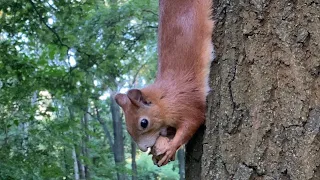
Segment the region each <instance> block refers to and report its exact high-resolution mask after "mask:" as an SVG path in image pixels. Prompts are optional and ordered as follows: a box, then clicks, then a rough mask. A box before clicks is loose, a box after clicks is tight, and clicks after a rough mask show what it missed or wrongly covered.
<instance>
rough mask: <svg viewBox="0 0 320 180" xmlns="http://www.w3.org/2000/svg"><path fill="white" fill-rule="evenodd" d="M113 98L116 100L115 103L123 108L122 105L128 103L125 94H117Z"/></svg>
mask: <svg viewBox="0 0 320 180" xmlns="http://www.w3.org/2000/svg"><path fill="white" fill-rule="evenodd" d="M114 99H115V100H116V102H117V104H118V105H119V106H121V107H122V108H124V106H125V105H126V104H127V103H128V97H127V95H125V94H121V93H119V94H117V95H116V96H115V97H114Z"/></svg>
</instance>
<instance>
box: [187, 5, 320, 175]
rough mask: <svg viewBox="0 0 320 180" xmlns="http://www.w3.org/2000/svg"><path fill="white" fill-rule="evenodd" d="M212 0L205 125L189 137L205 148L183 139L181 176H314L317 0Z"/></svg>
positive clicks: (318, 119) (319, 73) (317, 165)
mask: <svg viewBox="0 0 320 180" xmlns="http://www.w3.org/2000/svg"><path fill="white" fill-rule="evenodd" d="M214 6H215V8H214V13H215V22H216V26H215V30H214V33H213V37H214V38H213V39H214V44H215V48H216V59H215V61H214V63H213V65H212V68H211V75H210V78H211V82H210V86H211V88H212V91H211V93H210V94H209V96H208V111H207V120H206V131H205V132H204V136H203V137H201V136H199V137H197V138H194V139H193V140H192V141H191V142H190V143H189V144H188V147H192V146H193V145H194V144H195V143H196V142H197V141H201V138H203V141H202V145H201V144H200V146H201V147H199V149H200V151H202V150H203V154H202V156H201V158H199V159H198V162H199V163H197V162H195V161H193V159H195V157H196V152H195V151H192V149H190V148H188V147H187V165H186V166H187V172H186V177H187V179H192V178H191V177H194V176H198V177H201V179H219V180H223V179H243V180H247V179H290V180H291V179H292V180H301V179H310V180H316V179H320V161H319V159H320V133H319V129H320V57H319V56H320V46H319V42H320V36H319V29H320V15H319V14H320V8H319V1H310V0H301V1H292V0H283V1H270V0H266V1H257V0H252V1H229V0H219V1H218V0H215V1H214ZM201 149H202V150H201ZM188 150H189V151H188ZM193 166H195V167H194V169H195V171H192V168H190V167H193Z"/></svg>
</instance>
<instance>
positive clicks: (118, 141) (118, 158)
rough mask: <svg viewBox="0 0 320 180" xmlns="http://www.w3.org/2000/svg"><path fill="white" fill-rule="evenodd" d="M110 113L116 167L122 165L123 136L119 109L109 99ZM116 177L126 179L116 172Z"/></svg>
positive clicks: (112, 100) (114, 102)
mask: <svg viewBox="0 0 320 180" xmlns="http://www.w3.org/2000/svg"><path fill="white" fill-rule="evenodd" d="M113 94H114V93H113ZM112 97H114V96H112ZM110 111H111V115H112V121H113V137H114V141H113V142H114V144H113V146H114V159H115V163H116V165H123V163H124V160H125V158H124V142H123V141H124V136H123V127H122V118H121V114H120V107H119V106H118V105H117V103H116V101H115V100H114V98H110ZM117 177H118V180H123V179H126V176H125V174H123V173H121V172H117Z"/></svg>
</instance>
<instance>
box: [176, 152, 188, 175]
mask: <svg viewBox="0 0 320 180" xmlns="http://www.w3.org/2000/svg"><path fill="white" fill-rule="evenodd" d="M184 149H185V148H184V147H181V148H180V149H179V151H178V155H177V156H178V161H179V176H180V180H184V179H185V176H184V175H185V164H186V163H185V152H184V151H185V150H184Z"/></svg>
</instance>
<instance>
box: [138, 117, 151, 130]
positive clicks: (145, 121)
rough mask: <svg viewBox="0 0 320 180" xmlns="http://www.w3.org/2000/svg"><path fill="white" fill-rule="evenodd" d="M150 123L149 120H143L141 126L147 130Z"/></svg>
mask: <svg viewBox="0 0 320 180" xmlns="http://www.w3.org/2000/svg"><path fill="white" fill-rule="evenodd" d="M148 123H149V122H148V120H146V119H142V120H141V122H140V125H141V127H142V128H143V129H145V128H146V127H147V126H148Z"/></svg>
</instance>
